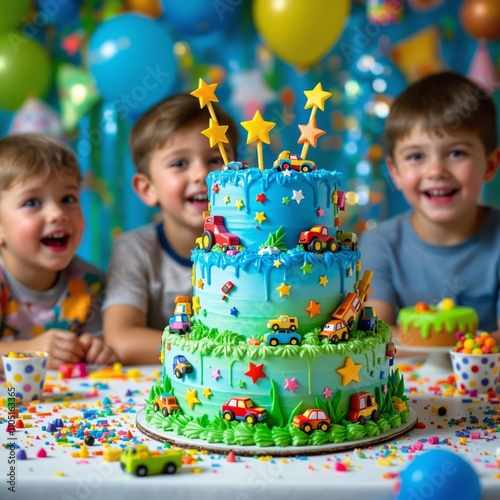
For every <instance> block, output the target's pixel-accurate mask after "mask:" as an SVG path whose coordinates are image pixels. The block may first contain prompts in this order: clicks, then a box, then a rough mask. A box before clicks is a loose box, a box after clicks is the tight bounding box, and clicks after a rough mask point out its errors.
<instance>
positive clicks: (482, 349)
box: [454, 332, 499, 354]
mask: <svg viewBox="0 0 500 500" xmlns="http://www.w3.org/2000/svg"><path fill="white" fill-rule="evenodd" d="M457 339H458V342H457V344H456V346H455V349H454V351H456V352H461V353H463V354H495V353H497V352H498V351H499V349H498V346H497V345H496V340H495V339H494V338H493V337H492V336H491V335H490V334H489V333H487V332H482V333H481V334H480V335H477V336H476V335H474V334H473V333H462V332H458V333H457Z"/></svg>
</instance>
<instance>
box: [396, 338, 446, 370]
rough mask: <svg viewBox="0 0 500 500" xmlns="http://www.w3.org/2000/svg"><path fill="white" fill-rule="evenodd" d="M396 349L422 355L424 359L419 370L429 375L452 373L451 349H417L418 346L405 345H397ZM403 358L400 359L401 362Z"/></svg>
mask: <svg viewBox="0 0 500 500" xmlns="http://www.w3.org/2000/svg"><path fill="white" fill-rule="evenodd" d="M397 349H401V350H402V351H409V352H419V353H424V354H425V358H422V359H423V363H422V365H421V366H420V369H422V370H425V372H426V373H428V374H429V375H445V374H450V373H453V368H452V366H451V356H450V349H452V347H421V346H420V347H419V346H407V345H401V344H398V345H397ZM403 359H404V358H401V360H400V361H402V360H403Z"/></svg>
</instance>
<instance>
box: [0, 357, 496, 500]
mask: <svg viewBox="0 0 500 500" xmlns="http://www.w3.org/2000/svg"><path fill="white" fill-rule="evenodd" d="M398 364H399V365H403V366H402V367H403V368H407V369H410V371H405V372H404V375H405V379H406V389H407V391H408V395H409V397H410V401H411V406H412V408H414V409H415V410H416V412H417V414H418V418H419V422H420V423H423V424H425V428H422V429H419V428H414V429H413V430H411V431H410V432H409V433H408V434H407V435H404V436H401V437H398V438H396V439H394V440H392V441H389V442H387V443H384V444H379V445H373V446H372V447H370V448H365V449H363V450H361V451H360V450H359V449H356V450H351V451H343V452H338V453H335V454H328V455H318V456H308V457H287V458H279V457H277V458H263V457H260V458H256V457H243V456H240V457H237V461H236V462H228V461H227V458H226V456H224V455H219V454H211V453H206V452H196V454H195V455H194V456H195V458H196V459H197V462H196V463H195V464H193V465H186V466H183V467H182V468H181V469H180V470H178V472H177V473H176V474H175V475H172V476H163V475H160V476H149V477H145V478H138V477H135V476H132V475H129V474H126V473H124V472H122V471H121V469H120V465H119V463H118V462H105V461H104V460H103V459H102V456H99V455H94V453H99V452H102V450H103V449H104V448H103V444H101V443H99V442H97V441H96V443H95V444H94V446H92V447H88V448H87V449H88V451H89V452H90V456H89V458H72V457H71V454H73V453H77V452H78V451H79V448H78V446H79V445H80V443H81V439H78V438H74V437H72V436H70V437H69V445H66V446H64V445H63V444H61V443H59V442H56V438H55V435H53V434H51V433H49V432H47V431H45V430H44V429H43V427H44V426H46V425H47V424H49V423H52V422H54V420H55V419H56V418H61V419H62V420H63V423H64V424H65V425H67V426H68V425H71V418H72V417H79V418H81V417H82V415H83V414H82V405H86V408H87V409H88V410H97V411H104V407H103V404H102V402H103V400H104V398H106V397H108V398H109V399H110V401H111V404H110V406H109V408H111V413H112V415H107V416H102V417H99V418H98V419H93V420H89V421H90V422H93V423H95V422H96V421H97V420H104V419H106V420H107V421H108V424H109V426H108V428H109V429H110V430H112V431H115V433H117V434H118V435H119V439H118V440H117V441H116V442H115V443H113V444H112V446H114V447H119V446H120V445H125V444H126V442H127V440H126V439H125V437H126V433H127V431H130V432H131V433H132V435H133V441H135V442H144V443H146V444H147V445H148V446H149V447H150V448H157V447H158V448H159V449H161V448H162V447H163V444H162V443H159V442H156V441H154V440H152V439H150V438H148V437H147V436H144V435H143V434H142V433H140V432H139V431H138V430H137V429H136V427H135V417H136V413H137V412H138V411H140V410H141V409H142V408H143V407H144V404H145V403H144V400H145V399H146V398H147V396H148V392H149V389H150V387H151V385H152V375H154V372H155V371H156V373H158V372H159V366H154V367H134V368H123V374H124V377H123V378H108V379H105V378H89V377H87V378H85V379H65V380H61V379H58V377H57V373H56V372H49V374H48V379H47V380H46V387H47V386H50V385H52V386H53V387H52V388H53V390H54V391H55V392H53V393H52V394H50V393H47V392H46V393H45V394H44V400H43V402H42V403H38V404H36V413H32V414H31V415H32V417H33V418H32V419H29V420H23V422H24V423H26V424H28V425H31V427H25V428H24V429H17V431H16V433H15V436H14V440H15V444H16V446H17V447H18V449H24V450H25V451H26V453H27V457H28V459H27V460H17V459H16V460H15V463H14V468H15V473H16V477H15V494H13V493H12V492H11V491H9V490H8V488H9V486H10V485H9V484H8V482H7V479H8V478H7V477H6V475H5V472H4V471H6V470H8V467H10V466H9V465H8V460H9V458H11V457H12V455H11V454H10V450H9V449H8V448H7V447H6V444H7V443H10V442H11V441H9V440H8V438H9V434H8V432H6V430H7V409H6V408H5V402H3V403H2V408H1V409H0V430H1V434H0V439H1V442H2V447H1V448H0V464H1V465H0V470H1V471H2V473H1V476H2V479H1V482H0V498H2V499H8V498H12V499H15V500H21V499H22V500H24V499H26V500H32V499H35V498H41V499H48V500H52V499H61V500H74V499H78V500H110V499H115V498H134V499H138V498H143V499H145V500H146V499H147V500H154V499H163V498H169V499H175V500H177V499H179V500H180V499H182V500H190V499H196V500H199V499H200V496H201V495H202V496H203V500H212V499H213V500H226V499H227V500H260V499H273V500H278V499H286V500H294V499H297V500H303V499H309V498H311V499H322V498H325V499H326V498H328V499H330V498H342V499H348V500H358V499H359V500H367V499H370V500H378V499H380V500H382V499H384V500H387V499H393V498H394V486H395V484H396V483H397V475H398V473H399V472H400V471H401V470H403V469H404V468H405V467H406V466H407V465H408V464H409V461H410V459H411V457H412V456H417V455H418V454H420V453H423V452H425V451H427V450H430V449H436V448H443V449H446V450H449V451H455V452H458V453H460V455H461V456H462V457H463V458H465V459H467V460H468V461H469V462H470V463H471V464H472V465H473V467H474V469H475V471H476V472H477V474H478V476H479V478H480V482H481V488H482V498H483V499H485V500H487V499H491V500H493V499H496V500H497V499H498V498H500V467H499V465H498V464H497V460H496V458H495V451H496V449H497V448H499V447H500V417H499V414H500V401H499V400H498V399H493V400H487V399H484V398H483V399H481V398H468V397H466V396H460V395H451V393H452V392H453V387H452V386H450V384H449V383H443V381H445V380H446V379H447V374H444V373H442V367H438V369H435V370H434V369H433V368H434V367H432V366H429V365H428V366H426V365H423V366H421V365H419V364H418V363H416V360H415V359H411V360H409V359H402V360H399V362H398ZM137 371H139V372H140V376H139V378H133V377H132V378H131V377H130V375H137ZM0 377H1V375H0ZM3 380H4V379H3V378H0V398H2V397H5V396H6V395H7V388H6V386H5V384H2V383H1V382H3ZM437 381H440V382H438V383H436V382H437ZM127 390H129V391H132V394H131V395H130V394H129V395H126V393H127ZM95 391H97V393H95ZM54 399H59V400H58V401H55V400H54ZM443 405H445V406H446V407H447V408H448V412H447V414H446V415H445V416H439V415H438V413H437V412H436V409H437V408H438V407H439V406H443ZM491 410H494V411H495V412H496V414H495V415H494V414H492V411H491ZM485 412H486V413H485ZM26 413H27V412H26ZM21 414H22V413H21ZM486 415H487V416H488V417H490V418H493V419H494V420H495V423H496V425H494V426H493V427H491V426H489V427H488V428H489V431H490V432H489V433H485V432H484V431H485V428H486V427H485V426H484V424H482V420H483V418H484V417H485V416H486ZM471 417H477V419H478V422H477V423H474V422H475V420H474V418H472V419H471ZM453 419H455V420H453ZM459 419H462V421H461V422H457V420H459ZM470 432H473V433H479V435H480V437H479V439H471V437H470ZM460 433H464V435H465V437H464V435H462V436H460V435H457V434H460ZM430 437H438V438H439V443H438V444H430V443H429V442H428V438H430ZM461 440H462V441H461ZM416 443H422V444H423V449H422V450H421V451H414V450H412V446H413V445H415V444H416ZM41 448H43V449H44V450H45V451H46V453H47V457H46V458H38V457H37V452H38V451H39V450H40V449H41ZM336 461H341V462H342V463H344V464H346V465H347V471H346V472H340V471H336V470H335V462H336ZM325 495H326V496H325Z"/></svg>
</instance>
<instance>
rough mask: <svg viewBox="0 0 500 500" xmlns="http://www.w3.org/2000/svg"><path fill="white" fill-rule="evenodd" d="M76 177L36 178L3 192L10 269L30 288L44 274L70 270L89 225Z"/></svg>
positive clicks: (4, 246) (0, 207) (2, 240)
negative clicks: (82, 206) (82, 207)
mask: <svg viewBox="0 0 500 500" xmlns="http://www.w3.org/2000/svg"><path fill="white" fill-rule="evenodd" d="M79 191H80V190H79V183H78V179H77V178H76V176H73V175H62V176H61V175H56V174H53V175H51V176H50V177H49V178H48V179H47V178H45V176H39V175H35V176H32V177H28V178H27V179H24V180H22V181H19V182H17V183H15V184H14V185H12V186H11V187H10V188H9V189H6V190H4V191H2V192H1V193H0V248H1V255H2V259H3V262H4V265H5V266H6V267H7V268H8V269H9V271H10V272H11V273H12V274H13V275H14V276H15V277H16V278H17V279H19V280H20V281H21V282H23V283H24V284H25V285H26V286H30V287H32V288H36V286H33V285H32V284H31V283H30V281H33V280H34V279H35V277H36V276H37V275H38V276H39V277H40V279H42V275H43V276H45V277H47V276H50V275H51V273H52V274H54V275H55V274H57V272H58V271H60V270H62V269H64V268H66V267H67V266H68V264H69V262H70V261H71V259H72V257H73V256H74V254H75V252H76V250H77V248H78V245H79V244H80V240H81V238H82V234H83V231H84V227H85V223H84V218H83V214H82V210H81V206H80V195H79Z"/></svg>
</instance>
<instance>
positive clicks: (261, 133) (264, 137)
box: [241, 110, 276, 170]
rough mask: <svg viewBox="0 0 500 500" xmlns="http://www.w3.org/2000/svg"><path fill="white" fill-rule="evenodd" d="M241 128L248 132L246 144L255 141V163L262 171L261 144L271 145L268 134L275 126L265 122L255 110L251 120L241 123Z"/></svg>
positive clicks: (272, 123)
mask: <svg viewBox="0 0 500 500" xmlns="http://www.w3.org/2000/svg"><path fill="white" fill-rule="evenodd" d="M241 126H242V127H243V128H244V129H245V130H246V131H247V132H248V134H247V144H250V143H251V142H254V141H257V162H258V165H259V169H260V170H264V159H263V155H262V143H263V142H265V143H266V144H270V143H271V139H270V138H269V132H270V131H271V130H272V129H273V128H274V127H275V126H276V123H274V122H266V121H265V120H264V118H262V115H261V114H260V111H259V110H257V111H256V112H255V114H254V116H253V118H252V119H251V120H246V121H243V122H241Z"/></svg>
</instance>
